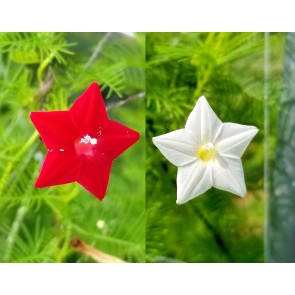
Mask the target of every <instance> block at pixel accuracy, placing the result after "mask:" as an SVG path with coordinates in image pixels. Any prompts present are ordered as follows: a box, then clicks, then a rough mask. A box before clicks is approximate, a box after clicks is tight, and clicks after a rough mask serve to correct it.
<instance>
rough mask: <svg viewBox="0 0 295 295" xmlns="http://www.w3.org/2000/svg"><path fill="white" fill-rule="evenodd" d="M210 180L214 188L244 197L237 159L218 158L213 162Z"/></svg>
mask: <svg viewBox="0 0 295 295" xmlns="http://www.w3.org/2000/svg"><path fill="white" fill-rule="evenodd" d="M212 178H213V186H214V187H216V188H219V189H222V190H225V191H228V192H231V193H234V194H236V195H238V196H240V197H245V195H246V193H247V190H246V185H245V178H244V171H243V166H242V162H241V160H240V159H239V158H227V157H218V159H217V160H216V161H214V165H213V168H212Z"/></svg>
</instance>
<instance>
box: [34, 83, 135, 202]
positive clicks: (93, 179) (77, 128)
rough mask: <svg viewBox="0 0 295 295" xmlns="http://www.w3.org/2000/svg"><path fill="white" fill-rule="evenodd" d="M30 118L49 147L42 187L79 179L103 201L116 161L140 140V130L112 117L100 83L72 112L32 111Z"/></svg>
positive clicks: (83, 97)
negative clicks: (106, 106) (114, 161)
mask: <svg viewBox="0 0 295 295" xmlns="http://www.w3.org/2000/svg"><path fill="white" fill-rule="evenodd" d="M30 117H31V120H32V122H33V124H34V125H35V127H36V129H37V130H38V132H39V134H40V136H41V138H42V140H43V142H44V144H45V146H46V147H47V149H48V153H47V155H46V158H45V161H44V163H43V166H42V169H41V172H40V175H39V177H38V179H37V181H36V183H35V187H38V188H41V187H47V186H53V185H59V184H65V183H70V182H74V181H76V182H78V183H80V184H81V185H82V186H83V187H84V188H85V189H87V190H88V191H89V192H91V193H92V194H93V195H94V196H96V197H97V198H99V199H100V200H101V199H103V198H104V196H105V193H106V190H107V186H108V182H109V177H110V171H111V167H112V161H113V160H114V159H115V158H117V157H118V156H119V155H120V154H122V153H123V152H124V151H125V150H126V149H128V148H129V147H130V146H131V145H133V144H134V143H135V142H136V141H137V140H138V139H139V134H138V132H136V131H134V130H132V129H130V128H128V127H126V126H124V125H122V124H119V123H118V122H115V121H112V120H109V118H108V115H107V112H106V108H105V105H104V101H103V98H102V95H101V93H100V89H99V86H98V84H97V83H92V84H91V85H90V86H89V88H88V89H87V90H86V91H85V92H84V93H83V94H82V95H81V96H80V97H79V98H78V99H77V100H76V101H75V102H74V104H73V105H72V107H71V108H70V109H69V110H68V111H52V112H32V113H31V114H30Z"/></svg>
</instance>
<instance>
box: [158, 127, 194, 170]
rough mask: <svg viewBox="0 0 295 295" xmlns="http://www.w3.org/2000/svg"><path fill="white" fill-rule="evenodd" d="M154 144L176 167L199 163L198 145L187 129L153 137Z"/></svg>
mask: <svg viewBox="0 0 295 295" xmlns="http://www.w3.org/2000/svg"><path fill="white" fill-rule="evenodd" d="M153 143H154V145H155V146H156V147H157V148H158V149H159V150H160V152H161V153H162V154H163V155H164V157H165V158H166V159H167V160H168V161H170V162H171V163H172V164H174V165H176V166H183V165H186V164H188V163H191V162H194V161H197V157H196V145H195V143H194V141H193V139H192V137H191V136H190V135H189V134H188V133H187V132H186V130H185V129H179V130H176V131H172V132H169V133H166V134H163V135H160V136H157V137H153Z"/></svg>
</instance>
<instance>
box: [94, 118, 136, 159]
mask: <svg viewBox="0 0 295 295" xmlns="http://www.w3.org/2000/svg"><path fill="white" fill-rule="evenodd" d="M138 139H139V133H138V132H136V131H134V130H132V129H130V128H128V127H126V126H124V125H122V124H120V123H118V122H115V121H111V120H110V121H109V124H108V126H107V127H106V128H105V130H104V131H102V133H101V136H100V137H98V149H99V150H101V151H103V152H104V154H105V156H106V157H108V158H109V159H110V160H111V161H112V160H114V159H115V158H117V157H118V156H119V155H121V154H122V153H123V152H124V151H125V150H127V149H128V148H129V147H130V146H132V145H133V144H134V143H135V142H136V141H137V140H138Z"/></svg>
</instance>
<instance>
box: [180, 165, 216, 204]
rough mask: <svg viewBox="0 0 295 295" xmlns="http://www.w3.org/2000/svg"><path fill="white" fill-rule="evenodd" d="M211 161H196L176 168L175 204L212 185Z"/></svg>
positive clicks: (193, 196) (200, 192)
mask: <svg viewBox="0 0 295 295" xmlns="http://www.w3.org/2000/svg"><path fill="white" fill-rule="evenodd" d="M211 170H212V167H211V163H204V162H202V161H196V162H194V163H191V164H188V165H185V166H182V167H179V168H178V172H177V201H176V203H177V204H183V203H185V202H187V201H189V200H191V199H193V198H195V197H197V196H199V195H201V194H203V193H204V192H205V191H207V190H208V189H209V188H211V187H212V172H211Z"/></svg>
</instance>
